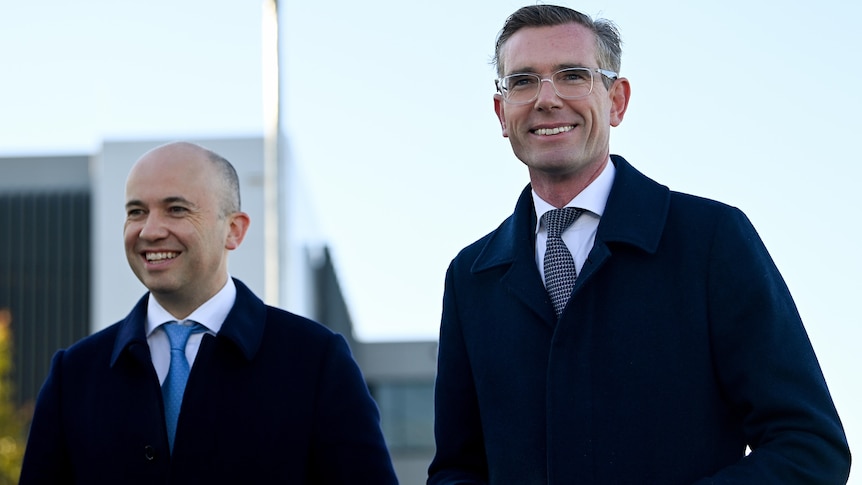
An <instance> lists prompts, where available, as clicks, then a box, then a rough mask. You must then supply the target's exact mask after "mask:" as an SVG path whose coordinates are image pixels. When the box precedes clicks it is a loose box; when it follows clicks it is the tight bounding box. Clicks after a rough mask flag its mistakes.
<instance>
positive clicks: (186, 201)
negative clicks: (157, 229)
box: [126, 195, 197, 208]
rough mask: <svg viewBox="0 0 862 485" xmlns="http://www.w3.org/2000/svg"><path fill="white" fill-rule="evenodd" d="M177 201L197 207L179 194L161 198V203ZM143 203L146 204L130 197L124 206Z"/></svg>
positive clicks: (142, 204)
mask: <svg viewBox="0 0 862 485" xmlns="http://www.w3.org/2000/svg"><path fill="white" fill-rule="evenodd" d="M177 202H179V203H182V204H186V205H189V206H192V207H197V205H195V204H194V203H193V202H192V201H190V200H188V199H186V198H185V197H182V196H179V195H174V196H171V197H165V198H164V199H162V200H161V203H162V204H164V205H167V204H175V203H177ZM145 205H146V204H144V202H143V201H142V200H138V199H132V200H130V201H128V202H126V208H129V207H140V206H145Z"/></svg>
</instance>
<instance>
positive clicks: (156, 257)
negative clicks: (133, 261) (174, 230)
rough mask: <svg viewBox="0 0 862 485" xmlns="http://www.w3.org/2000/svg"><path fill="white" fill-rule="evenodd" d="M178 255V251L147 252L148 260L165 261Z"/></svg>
mask: <svg viewBox="0 0 862 485" xmlns="http://www.w3.org/2000/svg"><path fill="white" fill-rule="evenodd" d="M176 257H177V253H174V252H164V253H147V261H151V262H154V261H164V260H166V259H174V258H176Z"/></svg>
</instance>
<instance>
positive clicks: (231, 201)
mask: <svg viewBox="0 0 862 485" xmlns="http://www.w3.org/2000/svg"><path fill="white" fill-rule="evenodd" d="M202 148H203V147H202ZM204 150H205V151H206V154H207V158H209V160H210V162H212V163H213V164H215V166H216V168H218V171H219V175H220V178H221V180H222V183H223V184H224V187H223V190H224V192H223V193H222V196H221V199H222V201H221V206H222V207H221V210H222V215H224V216H228V215H230V214H233V213H235V212H239V211H240V210H241V209H242V200H241V199H240V195H239V175H237V173H236V169H235V168H234V166H233V164H231V163H230V162H229V161H227V159H226V158H224V157H223V156H221V155H219V154H218V153H216V152H214V151H212V150H209V149H207V148H204Z"/></svg>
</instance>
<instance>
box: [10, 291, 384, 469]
mask: <svg viewBox="0 0 862 485" xmlns="http://www.w3.org/2000/svg"><path fill="white" fill-rule="evenodd" d="M234 281H235V283H236V288H237V295H236V303H235V304H234V307H233V308H232V309H231V311H230V313H229V314H228V316H227V319H226V320H225V322H224V325H223V326H222V329H221V331H219V333H218V335H217V336H211V335H205V336H204V339H203V341H202V342H201V347H200V350H199V351H198V355H197V357H196V358H195V362H194V365H193V367H192V370H191V374H190V375H189V380H188V384H187V386H186V390H185V395H184V397H183V404H182V410H181V411H180V418H179V422H178V424H177V434H176V441H175V444H174V452H173V456H171V454H170V453H169V449H168V438H167V432H166V431H165V418H164V407H163V404H162V397H161V396H162V395H161V389H160V387H159V380H158V377H157V376H156V371H155V369H154V368H153V364H152V359H151V358H150V353H149V346H148V345H147V340H146V336H145V333H144V327H145V322H146V311H147V300H146V299H147V296H144V297H143V298H142V299H141V300H140V301H139V302H138V304H137V306H135V308H134V309H133V310H132V312H131V313H130V314H129V315H128V316H127V317H126V318H125V319H124V320H122V321H120V322H118V323H116V324H114V325H112V326H110V327H108V328H106V329H105V330H102V331H100V332H98V333H95V334H93V335H91V336H89V337H87V338H85V339H83V340H81V341H80V342H78V343H76V344H75V345H73V346H71V347H70V348H69V349H68V350H61V351H59V352H58V353H57V354H56V355H55V357H54V360H53V362H52V366H51V371H50V375H49V376H48V379H47V380H46V382H45V384H44V386H43V388H42V391H41V392H40V395H39V398H38V401H37V405H36V411H35V416H34V420H33V425H32V428H31V431H30V438H29V442H28V446H27V451H26V456H25V460H24V469H23V472H22V476H21V485H34V484H39V485H42V484H44V485H48V484H50V485H62V484H82V485H99V484H105V485H118V484H122V485H135V484H141V485H143V484H148V485H152V484H183V485H186V484H242V483H290V484H312V483H313V484H318V483H319V484H330V483H331V484H336V483H337V484H356V485H366V484H369V483H375V484H377V483H380V484H393V483H396V479H395V476H394V472H393V469H392V465H391V462H390V459H389V454H388V452H387V450H386V446H385V444H384V440H383V436H382V433H381V430H380V423H379V414H378V410H377V406H376V404H375V403H374V401H373V400H372V399H371V396H370V394H369V392H368V388H367V387H366V385H365V381H364V380H363V377H362V375H361V373H360V371H359V368H358V367H357V366H356V364H355V362H354V361H353V358H352V357H351V354H350V350H349V349H348V347H347V344H346V342H345V341H344V339H343V338H342V337H341V336H339V335H337V334H334V333H332V332H331V331H330V330H328V329H326V328H325V327H323V326H322V325H319V324H317V323H315V322H312V321H310V320H307V319H305V318H302V317H299V316H296V315H293V314H290V313H288V312H285V311H283V310H280V309H277V308H274V307H270V306H266V305H265V304H264V303H263V302H262V301H261V300H260V299H259V298H257V297H256V296H255V295H254V294H253V293H252V292H251V291H250V290H249V289H248V288H247V287H246V286H245V285H244V284H242V283H241V282H240V281H239V280H234Z"/></svg>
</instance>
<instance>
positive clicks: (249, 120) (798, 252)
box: [0, 0, 862, 483]
mask: <svg viewBox="0 0 862 485" xmlns="http://www.w3.org/2000/svg"><path fill="white" fill-rule="evenodd" d="M565 4H566V5H568V6H571V7H573V8H577V9H579V10H581V11H583V12H585V13H588V14H591V15H597V16H603V17H606V18H610V19H612V20H614V21H615V22H617V24H618V25H619V27H620V30H621V32H622V36H623V41H624V51H623V64H622V75H624V76H626V77H628V78H629V79H630V81H631V84H632V91H633V92H632V100H631V104H630V107H629V111H628V113H627V114H626V118H625V120H624V122H623V124H622V125H621V126H620V127H619V128H616V129H615V130H614V131H612V135H611V136H612V137H611V152H612V153H618V154H621V155H623V156H625V157H626V158H627V159H628V160H629V161H630V162H632V163H633V164H634V165H635V166H636V167H637V168H639V169H640V170H641V171H643V172H644V173H646V174H647V175H649V176H651V177H653V178H654V179H656V180H658V181H659V182H661V183H664V184H666V185H668V186H670V187H671V188H672V189H675V190H680V191H684V192H689V193H694V194H697V195H703V196H707V197H711V198H715V199H718V200H721V201H724V202H727V203H730V204H732V205H735V206H738V207H740V208H741V209H742V210H743V211H745V212H746V214H748V216H749V217H750V218H751V220H752V221H753V223H754V224H755V226H756V227H757V228H758V230H759V231H760V234H761V236H762V237H763V239H764V241H765V242H766V244H767V247H769V249H770V251H771V253H772V256H773V258H774V259H775V260H776V263H777V264H778V266H779V268H780V269H781V270H782V272H783V274H784V276H785V278H786V280H787V283H788V285H789V286H790V289H791V291H792V292H793V294H794V296H795V297H796V302H797V304H798V306H799V310H800V312H801V314H802V316H803V319H804V320H805V322H806V326H807V329H808V331H809V334H810V336H811V339H812V342H813V343H814V346H815V349H816V350H817V351H818V355H819V357H820V360H821V364H822V366H823V368H824V372H825V373H826V376H827V380H828V381H829V383H830V387H831V389H832V392H833V395H834V396H835V398H836V402H837V404H838V407H839V411H841V412H842V417H843V419H844V421H845V424H846V425H847V427H848V432H849V434H850V439H851V446H852V445H853V441H854V432H853V430H856V429H860V428H862V422H860V421H862V405H860V404H859V403H860V402H862V391H860V384H859V378H858V372H859V369H862V357H860V354H862V353H860V352H859V350H858V347H859V342H860V338H862V330H860V324H862V316H860V311H859V301H860V297H859V292H860V289H862V285H860V284H859V283H858V282H857V277H858V276H859V275H860V274H862V255H860V251H859V249H858V248H859V246H860V243H859V241H860V236H862V230H860V228H859V223H858V220H859V216H857V215H856V212H857V211H858V209H860V203H859V201H858V192H859V188H858V185H859V179H860V176H862V168H860V161H859V158H860V157H859V150H858V146H859V135H858V134H857V130H858V129H859V128H860V122H859V120H858V115H859V113H860V110H862V95H860V87H859V86H862V70H860V67H859V65H858V62H856V61H857V60H858V50H859V49H860V47H862V29H860V28H859V27H858V25H857V22H858V19H859V18H860V16H862V6H860V5H859V4H858V3H856V2H847V1H846V0H823V1H820V2H799V1H790V2H777V1H761V2H752V1H742V0H722V1H701V2H683V1H676V2H674V1H669V0H659V1H656V2H641V1H635V0H607V1H593V0H589V1H582V2H574V3H573V2H565ZM261 5H262V3H261V2H257V1H253V0H233V1H222V2H207V1H203V0H183V1H175V0H149V1H146V2H145V1H117V0H87V1H83V2H68V1H62V0H43V1H40V2H23V1H19V0H0V156H8V155H18V154H34V155H38V154H48V153H67V152H81V153H89V152H94V151H97V150H98V147H99V144H100V143H101V141H102V140H104V139H128V138H164V137H167V138H189V137H215V136H236V135H260V134H261V132H262V126H263V121H262V120H263V110H262V106H261V104H262V103H261V96H262V94H261V91H262V90H261V84H262V81H261V67H260V60H261V54H260V46H261V27H260V22H261V10H262V9H261ZM522 5H523V3H522V2H518V1H512V0H475V1H465V0H437V1H435V2H421V3H416V2H396V1H394V0H378V1H365V2H356V1H347V0H333V1H329V2H309V1H302V2H299V1H296V2H283V3H282V5H281V27H282V42H281V46H280V47H281V50H282V55H283V57H282V61H283V68H284V71H283V84H282V89H283V104H282V110H283V115H284V127H285V133H286V135H287V137H288V139H289V150H290V153H291V156H292V160H293V161H294V162H295V163H296V164H297V168H298V170H299V172H300V174H301V177H302V181H303V184H304V186H305V187H307V192H308V193H309V194H310V201H309V207H308V208H307V210H304V212H305V213H306V214H308V216H309V219H310V220H312V221H313V224H314V227H315V231H316V234H317V235H318V237H319V238H320V239H321V240H325V241H327V242H328V243H329V244H330V245H331V246H332V249H333V254H334V257H335V262H336V265H337V267H338V271H339V277H340V279H341V282H342V284H343V286H344V290H345V293H346V297H347V299H348V303H349V305H350V310H351V313H352V315H353V318H354V320H355V323H356V326H357V333H358V336H359V337H360V338H362V339H366V340H395V339H433V338H435V336H436V333H437V327H438V324H439V314H440V299H441V297H442V289H443V277H444V273H445V270H446V267H447V265H448V263H449V261H450V260H451V258H452V257H454V255H455V254H456V253H457V251H458V250H459V249H460V248H462V247H463V246H465V245H467V244H469V243H470V242H472V241H474V240H475V239H477V238H479V237H481V236H482V235H484V234H486V233H487V232H489V231H491V230H493V229H494V228H495V227H496V226H497V224H499V222H500V221H502V219H503V218H505V217H506V216H507V215H508V214H510V213H511V211H512V209H513V208H514V204H515V200H516V198H517V196H518V194H519V191H520V190H521V188H522V187H523V186H524V185H525V184H526V182H527V172H526V169H525V168H524V167H523V165H522V164H521V163H520V162H519V161H518V160H517V159H516V158H514V156H513V155H512V154H511V151H510V149H509V146H508V142H507V141H506V140H505V139H504V138H502V137H501V135H500V129H499V125H498V122H497V120H496V118H495V116H494V114H493V109H492V107H493V105H492V102H491V100H492V98H491V96H492V94H493V79H494V77H495V75H494V72H493V70H492V68H491V66H490V63H489V60H490V56H491V54H492V53H493V43H494V38H495V35H496V34H497V32H498V30H499V29H500V27H501V26H502V23H503V21H504V20H505V18H506V16H507V15H508V14H510V13H511V12H512V11H514V10H515V9H517V8H518V7H520V6H522ZM0 176H2V175H1V174H0ZM855 436H856V437H859V439H862V432H857V433H855ZM851 483H852V479H851Z"/></svg>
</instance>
